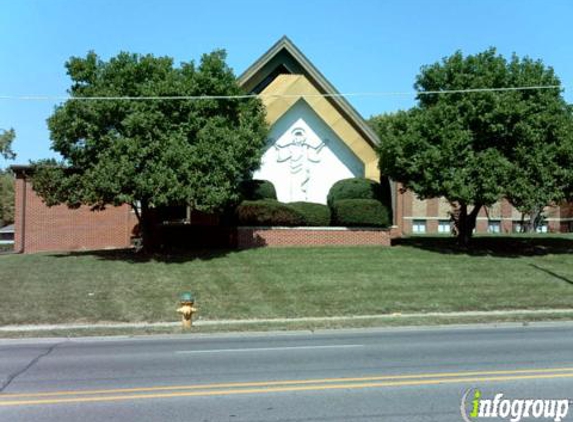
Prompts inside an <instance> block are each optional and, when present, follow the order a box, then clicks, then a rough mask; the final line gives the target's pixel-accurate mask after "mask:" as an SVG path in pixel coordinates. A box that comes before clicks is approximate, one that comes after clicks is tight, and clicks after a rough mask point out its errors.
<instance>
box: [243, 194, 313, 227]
mask: <svg viewBox="0 0 573 422" xmlns="http://www.w3.org/2000/svg"><path fill="white" fill-rule="evenodd" d="M235 217H236V222H237V224H239V225H242V226H302V225H304V223H305V219H304V216H303V215H302V214H301V213H300V212H299V211H297V210H296V209H294V208H293V207H291V206H289V205H287V204H283V203H281V202H278V201H275V200H272V199H264V200H258V201H243V202H241V204H239V206H238V207H237V209H236V210H235Z"/></svg>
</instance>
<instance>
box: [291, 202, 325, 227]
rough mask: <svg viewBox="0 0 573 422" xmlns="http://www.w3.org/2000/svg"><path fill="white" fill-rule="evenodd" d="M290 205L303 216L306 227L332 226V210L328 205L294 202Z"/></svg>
mask: <svg viewBox="0 0 573 422" xmlns="http://www.w3.org/2000/svg"><path fill="white" fill-rule="evenodd" d="M288 205H289V206H290V207H291V208H294V209H295V210H296V211H298V212H299V213H301V214H302V216H303V217H304V220H305V225H306V226H329V225H330V209H329V208H328V206H326V205H323V204H315V203H314V202H292V203H290V204H288Z"/></svg>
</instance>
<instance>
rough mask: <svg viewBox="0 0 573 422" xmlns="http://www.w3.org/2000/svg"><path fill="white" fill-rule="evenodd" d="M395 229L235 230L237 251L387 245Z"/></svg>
mask: <svg viewBox="0 0 573 422" xmlns="http://www.w3.org/2000/svg"><path fill="white" fill-rule="evenodd" d="M397 235H398V229H397V228H392V229H375V228H346V227H238V228H237V239H236V241H237V247H238V248H239V249H248V248H259V247H266V246H268V247H284V246H360V245H365V246H366V245H374V246H390V244H391V240H392V239H393V238H394V237H397Z"/></svg>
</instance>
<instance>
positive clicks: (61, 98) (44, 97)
mask: <svg viewBox="0 0 573 422" xmlns="http://www.w3.org/2000/svg"><path fill="white" fill-rule="evenodd" d="M543 89H565V87H563V86H560V85H536V86H520V87H506V88H469V89H449V90H448V89H445V90H438V91H410V92H351V93H346V94H341V93H333V94H243V95H166V96H139V97H132V96H109V97H104V96H97V97H71V96H48V95H0V100H17V101H118V100H120V101H159V100H160V101H174V100H231V99H247V98H300V97H302V98H313V97H323V98H340V97H391V96H407V97H410V96H420V95H443V94H465V93H476V92H507V91H532V90H543Z"/></svg>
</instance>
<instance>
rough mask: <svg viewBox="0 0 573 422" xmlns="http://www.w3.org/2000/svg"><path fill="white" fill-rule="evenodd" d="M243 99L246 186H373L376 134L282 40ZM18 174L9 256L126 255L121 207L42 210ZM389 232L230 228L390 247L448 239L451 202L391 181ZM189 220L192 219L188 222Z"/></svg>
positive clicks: (561, 212)
mask: <svg viewBox="0 0 573 422" xmlns="http://www.w3.org/2000/svg"><path fill="white" fill-rule="evenodd" d="M238 82H239V84H240V85H241V86H242V87H243V88H244V90H245V92H248V93H254V94H258V95H260V98H261V100H262V102H263V103H264V105H265V108H266V115H267V121H268V124H269V126H270V135H269V138H268V141H267V145H266V149H265V152H264V154H263V157H262V160H261V165H260V168H259V169H258V170H257V171H256V172H255V173H254V174H253V178H254V179H264V180H269V181H270V182H272V183H273V185H274V186H275V189H276V192H277V199H278V200H279V201H281V202H285V203H288V202H297V201H305V202H314V203H320V204H326V198H327V194H328V192H329V190H330V188H331V187H332V185H334V183H336V182H337V181H339V180H342V179H348V178H353V177H362V178H368V179H371V180H374V181H380V177H381V175H380V171H379V169H378V157H377V154H376V145H377V144H378V143H379V139H378V137H377V135H376V134H375V133H374V132H373V131H372V129H371V128H370V127H369V126H368V124H367V123H366V122H365V121H364V119H363V118H362V116H360V114H359V113H358V112H357V111H356V110H355V109H354V108H353V107H352V105H351V104H350V103H349V102H348V100H347V99H346V98H344V97H343V96H341V95H340V94H339V92H338V91H337V90H336V89H335V88H334V87H333V86H332V84H330V82H329V81H328V80H327V79H326V78H325V77H324V76H323V75H322V73H321V72H320V71H319V70H318V69H317V68H316V67H315V66H314V65H313V64H312V63H311V62H310V60H309V59H308V58H306V56H305V55H304V54H303V53H302V52H301V51H300V50H299V49H298V48H297V47H296V46H295V45H294V44H293V43H292V42H291V41H290V40H289V39H288V38H287V37H283V38H281V39H280V40H279V41H278V42H276V43H275V44H274V45H273V46H272V47H271V48H270V49H269V50H268V51H267V52H266V53H264V54H263V55H262V56H261V57H260V58H259V59H258V60H257V61H255V62H254V63H253V64H252V65H251V66H250V67H249V68H248V69H247V70H246V71H245V72H244V73H243V74H242V75H241V76H240V77H239V78H238ZM12 169H13V170H14V172H15V174H16V195H15V197H16V199H15V220H16V221H15V234H14V239H15V251H16V252H22V253H34V252H41V251H72V250H89V249H108V248H125V247H129V246H130V245H131V242H132V240H133V236H134V227H135V226H136V224H137V221H136V218H135V215H134V213H133V211H132V210H131V209H130V208H129V207H128V206H127V205H124V206H121V207H108V208H107V209H106V210H105V211H97V212H92V211H90V209H89V208H88V207H80V208H79V209H76V210H71V209H68V208H67V207H66V206H63V205H61V206H55V207H51V208H49V207H47V206H46V205H44V203H43V202H42V200H41V199H40V198H39V197H38V196H37V195H36V194H35V192H34V191H33V189H32V185H31V181H30V178H29V176H30V174H29V171H30V169H29V167H28V166H13V167H12ZM391 191H392V201H391V202H392V204H391V205H392V213H393V216H392V217H393V222H394V224H395V226H393V227H392V228H391V229H374V228H372V229H363V230H361V229H348V228H344V227H340V228H336V227H322V228H259V229H253V228H241V227H239V228H237V230H238V232H237V233H235V235H234V239H235V242H236V243H235V246H238V247H253V246H262V245H267V246H296V245H324V244H329V245H389V244H390V240H391V238H393V237H397V236H400V235H402V234H410V233H418V234H424V233H429V234H439V233H443V234H447V233H449V232H450V230H451V224H450V221H449V211H450V209H451V207H450V205H449V204H448V203H447V202H446V201H444V200H443V199H440V198H436V199H431V200H426V201H421V200H419V199H417V198H416V196H415V195H414V194H413V193H411V192H402V190H401V189H400V186H399V184H395V183H394V184H392V186H391ZM548 216H549V217H548V218H547V222H546V223H545V225H544V226H542V227H543V228H542V230H544V231H551V232H564V231H567V232H568V231H570V228H572V227H570V226H571V224H572V223H573V207H569V206H566V205H564V206H560V207H551V208H549V209H548ZM521 220H522V219H521V218H520V215H519V213H517V211H516V210H515V209H513V208H512V207H511V205H510V204H509V203H507V201H501V202H500V203H499V204H496V205H495V206H493V207H490V208H488V209H485V208H484V210H483V211H482V213H480V215H479V217H478V222H477V227H476V231H477V232H483V233H487V232H490V233H511V232H514V231H518V230H519V228H520V226H519V224H520V221H521ZM194 221H196V220H194Z"/></svg>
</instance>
